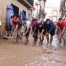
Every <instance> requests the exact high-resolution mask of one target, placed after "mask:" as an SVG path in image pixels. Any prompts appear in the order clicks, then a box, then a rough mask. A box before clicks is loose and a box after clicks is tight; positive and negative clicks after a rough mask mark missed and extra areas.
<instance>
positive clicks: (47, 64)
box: [0, 39, 66, 66]
mask: <svg viewBox="0 0 66 66" xmlns="http://www.w3.org/2000/svg"><path fill="white" fill-rule="evenodd" d="M31 40H32V39H31ZM0 43H1V44H0V66H66V46H63V47H58V48H55V47H56V44H55V45H54V47H53V46H52V47H50V46H49V47H38V46H33V45H31V44H28V45H24V44H22V43H18V44H8V41H6V40H0Z"/></svg>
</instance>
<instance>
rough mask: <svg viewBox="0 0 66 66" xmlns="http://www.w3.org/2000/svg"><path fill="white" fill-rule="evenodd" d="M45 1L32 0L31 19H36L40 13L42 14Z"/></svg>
mask: <svg viewBox="0 0 66 66" xmlns="http://www.w3.org/2000/svg"><path fill="white" fill-rule="evenodd" d="M45 3H46V0H34V6H33V7H34V10H33V13H32V14H33V15H32V16H33V17H34V18H37V17H38V16H39V15H40V14H41V13H44V9H45Z"/></svg>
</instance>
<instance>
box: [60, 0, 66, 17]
mask: <svg viewBox="0 0 66 66" xmlns="http://www.w3.org/2000/svg"><path fill="white" fill-rule="evenodd" d="M60 13H61V17H62V18H65V17H66V0H61V3H60Z"/></svg>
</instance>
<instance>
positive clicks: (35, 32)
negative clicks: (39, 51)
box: [30, 19, 38, 46]
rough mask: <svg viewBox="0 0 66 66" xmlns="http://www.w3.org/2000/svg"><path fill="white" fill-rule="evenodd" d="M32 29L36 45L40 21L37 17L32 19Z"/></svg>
mask: <svg viewBox="0 0 66 66" xmlns="http://www.w3.org/2000/svg"><path fill="white" fill-rule="evenodd" d="M30 26H31V31H32V34H33V38H34V46H35V45H36V42H37V39H38V22H37V19H32V22H31V25H30Z"/></svg>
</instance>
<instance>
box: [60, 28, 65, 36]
mask: <svg viewBox="0 0 66 66" xmlns="http://www.w3.org/2000/svg"><path fill="white" fill-rule="evenodd" d="M65 29H66V28H65V27H64V28H63V30H62V32H61V34H60V37H62V35H63V33H64V31H65Z"/></svg>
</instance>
